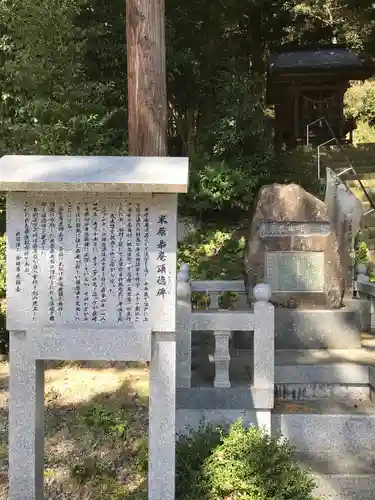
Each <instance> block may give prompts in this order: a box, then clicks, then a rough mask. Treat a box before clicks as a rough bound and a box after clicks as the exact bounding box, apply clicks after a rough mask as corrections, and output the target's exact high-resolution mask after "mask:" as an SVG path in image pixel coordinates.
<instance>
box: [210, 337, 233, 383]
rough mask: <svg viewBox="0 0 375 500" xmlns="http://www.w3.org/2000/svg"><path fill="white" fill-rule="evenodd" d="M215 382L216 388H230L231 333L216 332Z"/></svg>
mask: <svg viewBox="0 0 375 500" xmlns="http://www.w3.org/2000/svg"><path fill="white" fill-rule="evenodd" d="M214 335H215V355H214V361H215V381H214V387H230V380H229V364H230V354H229V338H230V331H228V330H227V331H215V332H214Z"/></svg>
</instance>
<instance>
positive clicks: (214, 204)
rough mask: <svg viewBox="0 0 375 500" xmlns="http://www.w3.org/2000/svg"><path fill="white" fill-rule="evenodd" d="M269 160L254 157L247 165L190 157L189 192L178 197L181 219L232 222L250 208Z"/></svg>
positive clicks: (266, 155)
mask: <svg viewBox="0 0 375 500" xmlns="http://www.w3.org/2000/svg"><path fill="white" fill-rule="evenodd" d="M271 161H272V157H271V156H270V154H268V153H264V154H258V155H256V154H254V155H253V156H252V157H251V158H250V159H249V160H248V161H244V160H242V161H240V160H232V161H231V162H230V163H229V162H226V161H224V160H220V159H214V158H213V159H208V158H204V157H193V158H191V159H190V178H189V192H188V193H187V194H186V195H181V196H180V197H179V213H180V215H183V216H193V217H198V218H200V220H202V215H203V214H204V216H205V219H207V218H211V219H212V220H217V215H218V213H219V212H220V214H219V216H220V218H221V219H223V218H224V217H227V219H228V218H229V219H231V220H233V216H234V215H235V214H236V213H242V212H243V211H246V210H248V209H249V207H251V204H252V202H253V200H254V197H255V196H256V193H257V191H258V190H259V188H260V186H261V185H262V184H264V183H265V182H266V180H267V179H268V176H269V171H270V162H271Z"/></svg>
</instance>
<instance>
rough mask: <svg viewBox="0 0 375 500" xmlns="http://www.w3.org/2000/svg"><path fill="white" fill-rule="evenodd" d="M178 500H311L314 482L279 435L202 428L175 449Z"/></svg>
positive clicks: (254, 430)
mask: <svg viewBox="0 0 375 500" xmlns="http://www.w3.org/2000/svg"><path fill="white" fill-rule="evenodd" d="M176 462H177V463H176V498H177V499H178V500H191V499H198V498H199V499H200V500H213V499H215V500H220V499H223V500H224V499H233V500H234V499H237V500H287V499H288V500H313V499H315V498H317V497H315V496H314V495H313V490H314V488H315V483H314V481H313V479H312V477H311V475H310V473H309V472H308V471H306V470H303V469H302V468H300V467H299V466H298V465H297V463H296V461H295V458H294V449H293V447H292V446H291V445H290V444H288V442H287V441H286V440H285V439H284V438H282V437H271V436H269V435H268V434H267V433H266V432H265V431H263V430H261V429H257V428H255V427H253V426H252V427H250V428H249V429H246V428H245V427H244V426H243V423H242V421H241V420H239V421H237V422H236V423H234V424H233V425H232V426H231V427H230V429H229V431H227V432H225V431H223V429H216V430H213V429H210V428H207V427H203V426H202V427H201V428H200V429H199V430H198V431H196V432H194V433H192V434H191V435H190V437H183V438H180V440H179V442H178V443H177V453H176Z"/></svg>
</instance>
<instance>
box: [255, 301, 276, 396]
mask: <svg viewBox="0 0 375 500" xmlns="http://www.w3.org/2000/svg"><path fill="white" fill-rule="evenodd" d="M274 381H275V308H274V306H273V305H272V304H270V303H269V302H255V304H254V382H253V385H254V387H255V388H259V389H269V388H271V387H272V388H273V386H274Z"/></svg>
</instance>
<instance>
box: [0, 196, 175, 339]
mask: <svg viewBox="0 0 375 500" xmlns="http://www.w3.org/2000/svg"><path fill="white" fill-rule="evenodd" d="M176 205H177V196H176V195H154V196H153V197H151V196H150V195H148V196H143V197H140V198H137V197H135V198H134V197H129V198H126V197H121V198H120V197H115V198H111V197H107V196H104V195H100V196H95V197H93V196H92V195H85V194H78V193H75V194H73V195H72V196H71V197H70V199H69V201H67V199H66V198H65V197H64V196H59V194H52V193H45V194H40V195H32V194H31V193H10V194H9V195H8V197H7V228H8V230H7V243H8V245H7V273H8V274H7V282H8V289H7V312H8V314H7V327H8V329H9V330H25V329H28V328H30V326H31V325H39V326H46V325H60V324H81V323H82V324H86V325H90V324H101V325H106V326H107V327H109V326H118V325H124V328H130V327H133V326H134V325H136V326H141V325H149V328H150V330H151V329H154V330H158V331H159V330H162V331H163V330H167V331H174V329H175V293H176V285H175V277H176V241H175V240H176V210H177V207H176ZM160 221H161V222H160ZM159 222H160V223H159ZM162 222H163V223H162ZM161 247H162V248H161ZM161 259H162V260H161ZM158 270H159V271H160V270H161V271H162V272H158ZM160 294H161V295H160Z"/></svg>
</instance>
